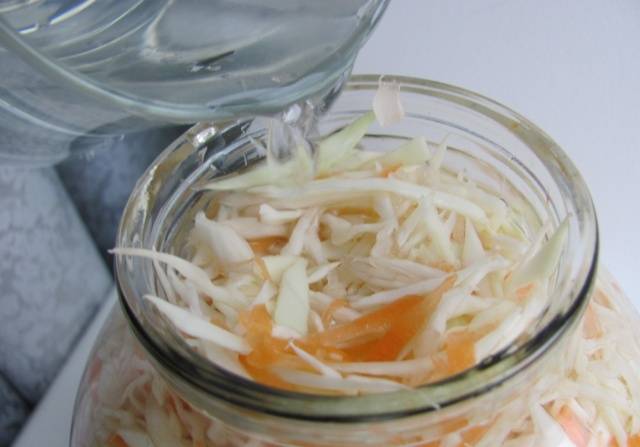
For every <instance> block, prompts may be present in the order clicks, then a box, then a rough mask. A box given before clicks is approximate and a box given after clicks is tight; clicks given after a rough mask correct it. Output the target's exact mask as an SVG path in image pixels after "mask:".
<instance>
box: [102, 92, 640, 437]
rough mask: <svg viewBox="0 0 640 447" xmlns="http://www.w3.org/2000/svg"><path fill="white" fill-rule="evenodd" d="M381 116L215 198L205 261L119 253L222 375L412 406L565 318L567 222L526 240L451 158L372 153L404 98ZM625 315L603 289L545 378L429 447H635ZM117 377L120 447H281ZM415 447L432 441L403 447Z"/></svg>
mask: <svg viewBox="0 0 640 447" xmlns="http://www.w3.org/2000/svg"><path fill="white" fill-rule="evenodd" d="M373 109H374V111H373V112H370V113H367V114H365V115H363V116H362V117H360V118H359V119H357V120H355V121H354V122H353V123H352V124H350V125H348V126H346V127H344V128H343V129H341V130H339V131H337V132H335V133H333V134H332V135H330V136H328V137H327V138H325V139H324V140H322V141H320V142H319V143H318V144H317V147H316V154H315V157H316V160H315V173H314V171H313V167H311V166H312V163H311V160H310V159H309V157H308V154H307V153H306V151H304V150H300V149H299V150H297V152H296V155H295V156H294V157H293V158H292V159H290V160H289V161H287V162H286V163H284V164H283V165H279V164H277V163H275V162H274V161H270V160H267V162H266V163H265V164H263V165H261V166H258V167H256V168H254V169H253V170H250V171H248V172H246V173H243V174H241V175H237V176H231V177H227V178H224V179H222V180H217V181H214V182H212V183H211V184H210V185H208V186H207V187H206V189H208V190H211V191H215V192H213V193H211V194H212V195H211V200H212V203H213V204H217V207H211V208H210V209H214V210H217V211H215V212H213V213H208V214H207V215H205V213H204V212H200V213H198V214H196V216H195V220H194V223H193V230H192V232H191V237H190V241H189V246H188V247H187V252H186V253H190V256H191V258H190V260H189V259H188V258H189V256H185V257H178V256H176V255H171V254H167V253H159V252H156V251H152V250H144V249H139V248H126V247H121V248H117V249H114V250H113V252H114V253H115V254H116V255H118V256H133V257H145V258H148V259H150V260H152V261H153V263H154V266H155V268H156V271H157V272H158V277H159V280H160V282H161V285H162V289H163V290H159V291H157V292H155V293H154V294H149V295H146V297H145V298H146V300H147V301H148V304H149V305H151V306H152V308H154V309H156V310H157V311H159V312H160V314H162V315H163V316H164V317H165V318H166V319H167V320H168V321H169V322H170V323H171V324H172V325H173V326H174V327H175V328H176V329H177V331H178V333H179V334H180V335H181V336H182V337H184V338H185V340H186V341H187V343H188V344H189V345H190V346H192V347H193V348H194V349H196V350H197V351H199V352H200V353H201V354H203V355H204V356H205V357H206V358H208V359H209V360H211V361H212V362H215V363H217V365H218V366H219V367H221V368H224V369H227V370H229V371H232V372H234V373H235V374H239V375H241V376H244V377H249V378H252V377H254V378H257V380H260V376H258V377H256V376H255V371H262V372H263V373H265V374H269V375H270V377H275V378H277V380H278V381H279V382H280V383H281V384H284V385H281V386H284V387H285V388H288V389H291V390H295V391H299V392H307V393H315V394H333V395H336V394H337V395H358V394H365V393H381V392H388V391H397V390H403V389H407V388H411V387H414V386H418V385H421V384H424V383H429V382H433V381H437V380H439V379H442V378H445V377H447V376H450V375H453V374H456V373H459V372H461V371H463V370H466V369H468V368H471V367H473V366H474V365H476V364H477V363H479V362H481V361H483V360H484V359H485V358H487V357H488V356H491V355H492V354H495V353H497V352H499V351H502V350H505V349H512V348H513V347H514V346H515V345H516V344H517V343H519V342H520V341H521V340H522V338H523V337H526V336H527V335H530V334H531V332H532V331H533V329H534V327H535V325H536V323H537V322H538V321H539V320H540V318H541V317H542V315H543V314H544V312H545V310H546V309H548V308H549V306H551V305H552V302H551V297H552V296H553V289H554V281H553V278H554V276H555V275H554V274H555V272H556V271H557V269H558V265H559V263H560V261H561V259H562V255H563V251H564V248H565V245H566V241H567V240H568V237H569V233H570V231H571V228H570V219H569V218H568V217H567V218H565V219H564V220H563V221H562V222H561V223H559V224H558V225H557V228H556V229H555V231H553V232H550V231H547V229H548V228H549V227H551V226H552V225H551V224H550V223H547V224H546V225H545V226H543V228H542V229H541V230H540V229H539V228H538V227H537V226H534V227H529V222H527V221H525V220H524V217H523V216H524V215H525V214H524V213H522V212H520V209H521V204H520V205H518V210H515V209H513V208H511V207H510V206H509V203H511V198H510V197H502V196H500V195H498V194H496V193H494V192H492V190H491V189H489V188H488V187H483V186H482V185H477V184H475V183H473V182H471V181H470V180H468V179H467V174H466V173H464V172H460V173H456V172H454V173H451V172H450V171H447V170H445V169H443V166H445V165H446V163H447V143H446V140H445V141H441V142H438V143H433V146H434V147H435V148H436V149H435V151H434V153H432V151H431V150H430V148H429V146H430V145H431V144H432V143H428V142H427V141H426V139H425V138H423V137H420V136H416V137H415V138H414V139H412V140H409V141H407V142H405V143H403V144H402V145H400V146H399V147H398V148H397V149H396V150H394V151H390V152H388V153H386V154H376V153H373V152H368V151H367V150H366V144H363V143H362V142H361V140H362V138H363V136H364V135H365V134H366V132H367V129H368V128H369V126H370V125H371V124H372V123H373V121H374V120H375V119H377V120H378V122H379V124H381V125H383V126H385V125H390V124H393V123H395V122H397V121H398V120H399V119H401V118H402V116H403V113H404V112H403V110H402V104H401V103H400V101H399V89H398V87H397V85H393V84H388V83H384V82H382V83H381V87H380V90H379V91H378V93H377V94H376V98H375V100H374V107H373ZM359 145H360V146H365V147H363V148H358V146H359ZM301 172H302V173H303V175H304V176H307V178H306V180H304V181H300V179H301V178H303V177H301V175H300V173H301ZM293 177H295V178H296V182H292V181H289V180H288V179H290V178H293ZM294 183H296V184H294ZM523 228H524V229H525V230H522V229H523ZM531 234H535V237H531V236H530V235H531ZM189 250H191V251H190V252H189ZM163 296H164V297H166V299H165V298H162V297H163ZM617 296H620V293H619V291H616V290H604V289H603V286H602V284H601V285H600V289H599V290H598V292H596V295H595V298H594V300H593V301H592V302H591V303H590V305H589V307H588V310H587V313H586V316H585V317H584V319H583V322H582V323H581V327H580V328H579V329H578V330H577V331H576V333H575V334H574V335H573V336H572V338H571V340H569V341H568V344H567V347H566V352H565V353H564V355H561V356H558V358H557V361H556V363H555V364H552V365H550V366H549V367H548V369H547V370H546V371H545V374H544V376H543V377H541V378H539V379H537V380H536V381H534V382H533V383H530V384H528V385H527V386H526V387H527V388H526V389H522V390H519V392H520V393H521V394H520V396H519V397H517V398H515V399H513V400H512V401H511V402H509V403H508V404H506V406H505V407H504V408H501V409H497V410H496V411H495V412H494V414H484V413H483V412H482V411H479V412H478V413H477V414H474V415H472V416H469V417H467V419H465V420H466V421H467V423H466V424H457V425H456V427H455V428H454V429H450V430H453V431H451V432H450V433H442V434H441V437H440V438H439V439H437V440H438V441H439V444H433V445H438V446H439V447H442V446H445V445H454V446H456V447H458V446H461V445H464V446H467V445H478V446H482V445H484V446H498V445H505V446H545V447H569V446H579V447H587V446H610V445H614V444H613V442H614V441H615V442H617V445H618V446H619V447H624V446H627V445H631V446H638V445H640V379H639V377H640V376H639V373H638V371H640V336H639V335H638V334H639V332H638V330H637V328H636V327H634V325H633V323H632V322H631V321H630V320H629V319H628V318H627V316H626V315H624V312H625V311H624V309H623V308H622V307H620V305H619V304H618V303H617V301H616V297H617ZM113 348H114V349H116V348H120V346H118V345H117V344H116V345H114V346H113ZM127 349H128V348H127ZM117 357H118V361H121V362H126V366H125V365H124V363H123V364H122V366H120V368H121V369H122V371H116V370H114V371H104V374H106V373H109V377H111V378H112V379H110V380H116V379H115V377H117V378H118V380H120V379H121V380H123V381H125V382H126V383H125V384H124V385H121V386H120V385H118V386H116V385H111V386H105V384H104V383H103V382H99V384H100V387H101V388H100V389H99V390H98V391H97V392H98V394H99V395H100V396H101V398H102V399H103V401H102V403H103V405H104V408H105V409H104V412H103V414H102V415H101V417H103V418H105V420H107V421H109V423H108V424H107V428H106V429H105V433H104V434H103V435H104V436H103V438H104V439H106V441H104V442H107V444H105V445H108V446H109V447H114V446H117V447H122V446H123V445H126V446H128V447H139V446H140V447H149V446H156V447H161V446H168V445H171V446H174V445H175V446H192V445H193V446H198V447H205V446H218V445H220V446H222V445H255V446H266V445H272V444H265V443H262V442H261V441H258V440H255V439H250V438H249V437H248V436H247V435H244V434H242V433H236V432H234V431H233V430H230V429H228V428H227V427H225V426H223V425H222V423H220V422H218V421H216V420H213V419H211V418H209V417H206V416H204V415H202V414H200V413H198V412H197V411H196V410H195V409H193V408H191V407H190V406H189V405H187V404H186V403H184V402H183V401H182V400H181V398H180V397H179V396H177V395H176V394H174V393H173V392H171V391H169V390H168V389H166V387H164V385H162V381H161V379H160V378H159V377H157V375H156V374H155V373H154V371H153V368H151V367H150V366H148V365H146V364H145V363H144V362H143V361H140V360H136V356H135V355H133V354H132V353H130V352H129V353H126V352H121V353H119V354H117ZM255 359H271V360H269V362H268V363H266V364H256V363H255V362H256V360H255ZM145 365H146V366H145ZM104 374H103V375H104ZM104 380H107V379H106V378H105V379H104ZM274 380H275V379H274ZM116 382H117V381H116ZM114 392H115V393H116V394H117V395H118V396H124V397H123V398H122V399H121V400H119V401H114V399H113V394H114ZM478 410H482V409H478ZM450 425H451V424H450ZM468 429H475V430H476V435H475V437H474V439H473V440H472V441H470V440H469V438H468V436H469V434H468V433H469V432H467V430H468ZM430 433H433V431H432V430H431V431H430ZM114 439H115V440H114ZM631 440H634V441H633V442H635V444H631ZM418 441H420V442H419V443H421V444H422V445H432V444H430V443H429V442H430V441H434V439H433V438H432V437H431V438H429V437H427V435H425V438H424V439H422V440H420V439H418V438H416V437H415V436H414V438H412V440H411V441H407V443H406V444H407V445H409V443H410V442H411V443H415V442H418ZM108 442H111V444H109V443H108ZM116 442H120V444H116ZM394 442H396V441H394ZM122 443H124V444H122ZM425 443H426V444H425ZM388 445H405V444H403V443H402V442H400V441H397V444H396V443H389V444H388ZM412 445H413V444H412Z"/></svg>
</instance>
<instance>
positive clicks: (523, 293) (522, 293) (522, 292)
mask: <svg viewBox="0 0 640 447" xmlns="http://www.w3.org/2000/svg"><path fill="white" fill-rule="evenodd" d="M534 287H535V285H534V284H533V283H529V284H526V285H524V286H522V287H519V288H518V289H516V299H517V300H524V299H527V298H529V297H530V296H531V293H532V292H533V289H534Z"/></svg>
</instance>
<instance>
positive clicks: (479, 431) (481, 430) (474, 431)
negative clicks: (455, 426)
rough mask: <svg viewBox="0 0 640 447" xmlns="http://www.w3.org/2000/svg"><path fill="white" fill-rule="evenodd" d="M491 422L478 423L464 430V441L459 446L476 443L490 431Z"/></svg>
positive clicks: (464, 446)
mask: <svg viewBox="0 0 640 447" xmlns="http://www.w3.org/2000/svg"><path fill="white" fill-rule="evenodd" d="M489 427H490V425H489V424H485V425H476V426H474V427H470V428H468V429H466V430H465V431H464V432H462V443H461V444H460V445H459V446H458V447H467V446H469V445H475V444H476V443H477V442H478V441H479V440H480V439H481V438H482V437H483V436H484V434H485V433H486V432H487V431H489Z"/></svg>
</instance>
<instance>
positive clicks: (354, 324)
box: [309, 295, 422, 346]
mask: <svg viewBox="0 0 640 447" xmlns="http://www.w3.org/2000/svg"><path fill="white" fill-rule="evenodd" d="M421 301H422V297H419V296H414V295H411V296H406V297H404V298H400V299H397V300H396V301H394V302H392V303H389V304H387V305H385V306H384V307H382V308H380V309H378V310H375V311H373V312H370V313H368V314H366V315H363V316H362V317H360V318H358V319H356V320H353V321H351V322H349V323H345V324H341V325H338V326H334V327H332V328H329V329H327V330H325V331H324V332H321V333H319V334H314V335H312V336H311V337H309V342H310V343H312V344H313V343H316V344H319V345H321V346H339V345H342V344H345V343H348V342H354V341H356V342H357V341H358V340H360V339H363V338H366V337H367V336H369V335H373V336H374V337H375V338H379V337H380V336H382V335H384V334H385V333H386V332H387V331H388V330H389V328H390V327H391V325H392V324H393V323H394V322H395V323H396V324H397V323H398V322H402V320H403V317H405V316H407V315H409V314H410V313H411V312H413V311H414V310H415V309H416V308H417V306H418V304H419V303H420V302H421Z"/></svg>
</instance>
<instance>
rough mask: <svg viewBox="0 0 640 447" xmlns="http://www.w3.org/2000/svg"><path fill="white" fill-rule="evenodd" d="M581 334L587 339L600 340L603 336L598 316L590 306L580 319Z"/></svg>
mask: <svg viewBox="0 0 640 447" xmlns="http://www.w3.org/2000/svg"><path fill="white" fill-rule="evenodd" d="M582 333H583V334H584V336H585V338H588V339H591V338H600V337H602V335H603V334H604V331H603V330H602V326H601V325H600V321H599V320H598V316H597V315H596V312H595V311H594V310H593V308H592V307H591V306H588V307H587V310H586V312H585V314H584V317H583V319H582Z"/></svg>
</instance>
